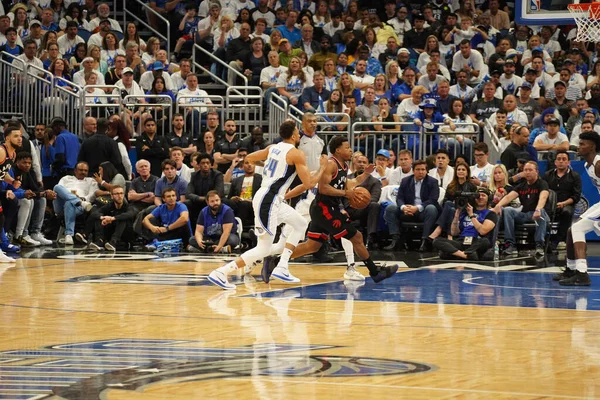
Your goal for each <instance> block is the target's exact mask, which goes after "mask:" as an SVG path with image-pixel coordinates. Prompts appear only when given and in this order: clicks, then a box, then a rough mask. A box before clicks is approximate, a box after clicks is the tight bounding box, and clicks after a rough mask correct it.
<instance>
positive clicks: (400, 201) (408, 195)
mask: <svg viewBox="0 0 600 400" xmlns="http://www.w3.org/2000/svg"><path fill="white" fill-rule="evenodd" d="M439 197H440V186H439V184H438V181H437V179H435V178H432V177H431V176H429V175H426V176H425V178H424V179H423V183H422V184H421V204H422V205H423V208H425V207H427V206H428V205H430V204H433V205H434V206H435V207H436V208H437V209H438V211H440V210H441V208H440V205H439V203H438V198H439ZM407 204H408V205H415V178H414V176H412V175H411V176H407V177H406V178H404V179H402V182H400V188H399V189H398V197H396V205H397V206H398V208H401V207H402V206H403V205H407Z"/></svg>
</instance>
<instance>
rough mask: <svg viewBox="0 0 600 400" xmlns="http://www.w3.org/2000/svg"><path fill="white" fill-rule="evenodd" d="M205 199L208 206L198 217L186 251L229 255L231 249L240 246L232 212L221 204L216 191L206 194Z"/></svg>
mask: <svg viewBox="0 0 600 400" xmlns="http://www.w3.org/2000/svg"><path fill="white" fill-rule="evenodd" d="M206 199H207V203H208V206H206V207H204V208H203V209H202V211H201V212H200V215H198V221H197V222H196V233H195V234H194V236H193V237H192V238H190V245H189V246H188V250H190V251H200V250H203V251H206V252H210V253H231V249H232V248H235V247H236V246H237V245H238V244H240V237H239V235H238V233H237V221H236V219H235V215H234V213H233V210H232V209H231V208H230V207H229V206H227V205H226V204H221V197H220V196H219V194H218V193H217V191H216V190H211V191H210V192H208V193H207V194H206Z"/></svg>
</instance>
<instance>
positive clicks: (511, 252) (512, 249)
mask: <svg viewBox="0 0 600 400" xmlns="http://www.w3.org/2000/svg"><path fill="white" fill-rule="evenodd" d="M515 253H518V252H517V248H516V247H515V245H514V244H512V243H509V244H508V246H506V248H505V249H504V250H503V251H502V254H504V255H506V256H512V255H514V254H515Z"/></svg>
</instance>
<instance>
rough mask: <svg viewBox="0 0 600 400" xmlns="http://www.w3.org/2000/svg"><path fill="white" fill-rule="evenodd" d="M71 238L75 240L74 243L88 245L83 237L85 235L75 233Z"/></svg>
mask: <svg viewBox="0 0 600 400" xmlns="http://www.w3.org/2000/svg"><path fill="white" fill-rule="evenodd" d="M73 238H74V239H75V241H76V242H78V243H81V244H88V241H87V238H86V237H85V235H83V234H81V233H79V232H77V233H76V234H75V236H73Z"/></svg>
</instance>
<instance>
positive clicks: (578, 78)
mask: <svg viewBox="0 0 600 400" xmlns="http://www.w3.org/2000/svg"><path fill="white" fill-rule="evenodd" d="M563 68H566V69H568V70H569V79H568V80H567V81H565V79H564V77H561V76H558V77H557V78H555V80H561V81H565V83H566V84H567V88H568V87H570V86H575V87H577V88H579V89H580V90H581V91H582V92H583V91H585V90H586V88H587V87H586V83H585V78H584V77H583V75H581V74H580V73H579V72H577V65H576V64H575V62H574V61H573V60H571V59H570V58H567V59H565V61H563ZM561 72H562V70H561ZM580 97H581V96H580Z"/></svg>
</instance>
